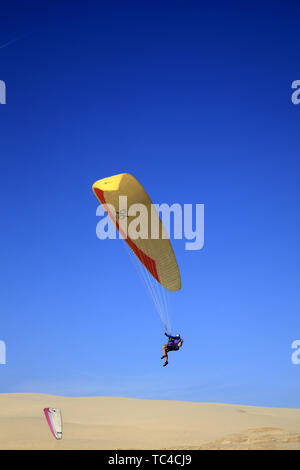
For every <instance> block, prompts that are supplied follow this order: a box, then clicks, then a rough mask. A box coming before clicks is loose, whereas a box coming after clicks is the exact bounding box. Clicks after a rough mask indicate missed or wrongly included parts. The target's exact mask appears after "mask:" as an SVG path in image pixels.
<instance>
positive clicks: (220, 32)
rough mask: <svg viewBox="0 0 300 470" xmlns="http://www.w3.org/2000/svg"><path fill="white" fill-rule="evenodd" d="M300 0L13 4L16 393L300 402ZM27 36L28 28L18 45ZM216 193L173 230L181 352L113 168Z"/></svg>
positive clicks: (178, 190) (8, 77)
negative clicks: (166, 352) (127, 229)
mask: <svg viewBox="0 0 300 470" xmlns="http://www.w3.org/2000/svg"><path fill="white" fill-rule="evenodd" d="M299 13H300V7H299V5H298V4H297V2H289V3H288V4H287V2H284V1H280V2H279V1H273V2H264V1H262V2H242V5H241V4H240V2H226V5H224V2H221V1H220V2H216V1H210V2H189V1H187V2H184V3H183V2H179V1H172V2H165V1H160V2H153V1H152V2H142V3H141V2H114V1H113V2H109V6H107V2H89V1H85V2H82V1H77V2H72V3H70V2H65V1H60V2H51V3H49V4H48V5H44V4H41V3H40V2H36V3H35V2H27V3H26V5H25V4H24V2H10V3H9V4H7V5H4V6H2V7H1V32H0V45H1V44H3V45H5V44H6V43H8V42H10V41H12V43H10V44H8V45H7V46H6V47H3V48H1V49H0V60H1V69H0V70H1V73H0V79H1V80H4V81H5V83H6V87H7V104H6V105H1V106H0V119H1V159H0V178H1V194H2V197H1V222H2V223H1V233H0V240H1V268H2V269H1V271H0V276H1V279H0V282H1V287H2V289H1V301H0V315H1V322H0V339H2V340H3V341H5V343H6V347H7V364H6V365H1V366H0V377H1V379H0V392H2V393H4V392H5V393H7V392H41V393H53V394H57V395H76V396H82V395H102V396H129V397H139V398H153V399H176V400H192V401H202V402H203V401H204V402H224V403H240V404H249V405H265V406H281V407H300V398H299V397H300V393H299V392H300V386H299V384H300V366H295V365H293V364H292V362H291V354H292V349H291V343H292V342H293V341H294V340H296V339H299V338H300V321H299V312H300V301H299V235H300V226H299V203H300V189H299V170H300V164H299V157H300V155H299V137H298V136H299V125H300V106H295V105H293V104H292V102H291V94H292V89H291V84H292V82H293V81H294V80H297V79H300V72H299V60H298V57H299V52H300V36H299ZM14 40H16V41H15V42H13V41H14ZM121 172H128V173H132V174H133V175H134V176H135V177H136V178H137V179H138V180H140V181H141V183H142V184H143V185H144V187H145V188H146V189H147V191H148V192H149V194H150V196H151V198H152V200H153V201H154V202H156V203H161V202H167V203H170V204H171V203H174V202H177V203H182V204H184V203H192V204H196V203H202V204H204V205H205V245H204V247H203V249H202V250H200V251H186V250H185V249H184V241H179V240H176V241H174V243H173V246H174V250H175V252H176V256H177V259H178V263H179V267H180V271H181V277H182V290H181V291H180V292H179V293H176V294H174V296H173V298H172V299H171V302H172V306H173V312H172V315H173V325H174V326H175V328H176V331H180V332H181V333H182V336H183V337H184V340H185V342H184V347H183V349H182V350H181V351H180V353H176V354H175V353H173V355H172V356H171V354H170V362H169V365H168V367H166V368H162V364H161V361H160V356H161V345H162V343H163V342H164V339H165V338H164V336H163V328H162V326H161V324H160V321H159V318H158V316H157V314H156V312H155V311H154V309H153V306H152V304H151V303H150V302H149V300H148V297H147V294H146V292H145V291H144V288H143V286H142V284H141V283H140V280H139V279H138V277H137V274H136V272H135V271H134V269H133V267H132V265H131V264H130V262H129V260H128V257H127V255H126V253H125V252H124V249H123V247H122V246H121V243H122V242H120V241H118V240H109V241H100V240H98V239H97V237H96V225H97V222H98V218H97V217H96V209H97V205H98V204H97V200H96V198H95V196H94V194H93V192H92V189H91V187H92V184H93V183H94V181H96V180H98V179H101V178H104V177H107V176H111V175H113V174H116V173H121Z"/></svg>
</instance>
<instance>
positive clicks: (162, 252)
mask: <svg viewBox="0 0 300 470" xmlns="http://www.w3.org/2000/svg"><path fill="white" fill-rule="evenodd" d="M93 191H94V193H95V195H96V197H97V198H98V200H99V201H100V203H101V204H102V206H103V207H104V209H105V210H106V212H107V213H108V215H109V217H110V219H111V220H112V222H113V223H114V224H115V226H116V228H117V230H118V231H119V232H120V234H121V235H122V237H123V238H124V239H125V241H126V243H127V244H128V245H129V247H130V248H131V250H132V251H133V253H134V254H135V255H136V256H137V258H138V259H139V260H140V262H141V263H142V264H143V265H144V266H145V268H146V269H147V270H148V271H149V273H150V274H152V276H153V277H154V278H155V279H156V280H157V281H158V282H159V283H160V284H161V285H162V286H164V287H165V288H166V289H168V290H171V291H176V290H179V289H180V287H181V281H180V273H179V269H178V265H177V261H176V258H175V255H174V251H173V248H172V245H171V242H170V240H169V238H168V235H167V233H166V230H165V229H164V227H163V224H162V221H161V220H160V218H159V215H158V213H157V211H156V209H155V208H154V206H153V205H152V201H151V199H150V197H149V196H148V194H147V192H146V191H145V190H144V188H143V186H142V185H141V184H140V183H139V182H138V181H137V179H136V178H135V177H134V176H132V175H130V174H128V173H122V174H120V175H115V176H111V177H109V178H104V179H102V180H99V181H96V183H94V184H93ZM120 196H126V197H127V207H128V208H130V206H132V205H133V204H142V205H143V206H144V207H145V208H146V209H147V212H146V214H147V215H146V217H147V220H146V219H144V222H145V227H147V233H148V234H149V236H148V237H147V238H136V239H134V240H133V239H132V238H130V236H129V235H126V234H127V231H126V230H124V229H123V228H122V220H123V221H124V220H125V218H126V220H125V222H126V227H127V226H129V225H130V222H131V221H132V220H133V219H135V218H136V215H130V211H129V212H128V214H126V215H125V216H124V217H123V218H122V217H120V213H121V214H122V208H120ZM110 206H113V208H114V211H112V210H111V209H110ZM120 209H121V210H120ZM144 217H145V216H144ZM139 218H140V220H142V223H143V215H141V217H139ZM125 222H123V223H125ZM153 225H154V226H155V227H158V228H159V230H158V231H157V235H156V238H153V237H151V233H152V230H151V227H152V226H153Z"/></svg>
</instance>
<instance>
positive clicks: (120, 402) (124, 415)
mask: <svg viewBox="0 0 300 470" xmlns="http://www.w3.org/2000/svg"><path fill="white" fill-rule="evenodd" d="M49 406H50V407H57V408H61V409H62V416H63V423H64V426H63V439H62V440H61V441H56V440H55V439H54V438H53V436H52V434H51V433H50V430H49V428H48V424H47V422H46V420H45V417H44V414H43V408H44V407H49ZM0 449H191V450H196V449H300V409H287V408H262V407H253V406H240V405H224V404H216V403H192V402H180V401H161V400H137V399H131V398H108V397H91V398H68V397H57V396H51V395H40V394H26V393H25V394H0Z"/></svg>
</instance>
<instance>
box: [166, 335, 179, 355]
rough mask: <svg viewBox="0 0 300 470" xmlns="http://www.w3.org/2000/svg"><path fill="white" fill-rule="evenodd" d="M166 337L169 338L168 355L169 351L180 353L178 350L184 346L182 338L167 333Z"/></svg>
mask: <svg viewBox="0 0 300 470" xmlns="http://www.w3.org/2000/svg"><path fill="white" fill-rule="evenodd" d="M165 335H166V336H167V337H168V338H169V341H168V343H167V347H166V352H167V353H168V352H169V351H178V349H180V348H181V346H182V343H183V339H181V338H180V336H171V335H168V333H165ZM176 340H179V341H178V342H177V341H176Z"/></svg>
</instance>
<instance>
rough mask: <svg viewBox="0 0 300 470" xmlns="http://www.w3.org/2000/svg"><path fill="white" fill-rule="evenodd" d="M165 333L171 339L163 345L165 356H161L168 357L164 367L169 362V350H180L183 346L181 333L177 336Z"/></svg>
mask: <svg viewBox="0 0 300 470" xmlns="http://www.w3.org/2000/svg"><path fill="white" fill-rule="evenodd" d="M165 335H166V336H167V337H168V339H169V341H168V342H167V343H166V344H164V345H163V347H162V350H163V353H164V354H163V356H161V359H164V358H166V361H165V363H164V365H163V367H166V365H167V364H168V352H169V351H178V350H179V348H181V346H182V343H183V339H181V337H180V335H176V336H171V335H168V333H165Z"/></svg>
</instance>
